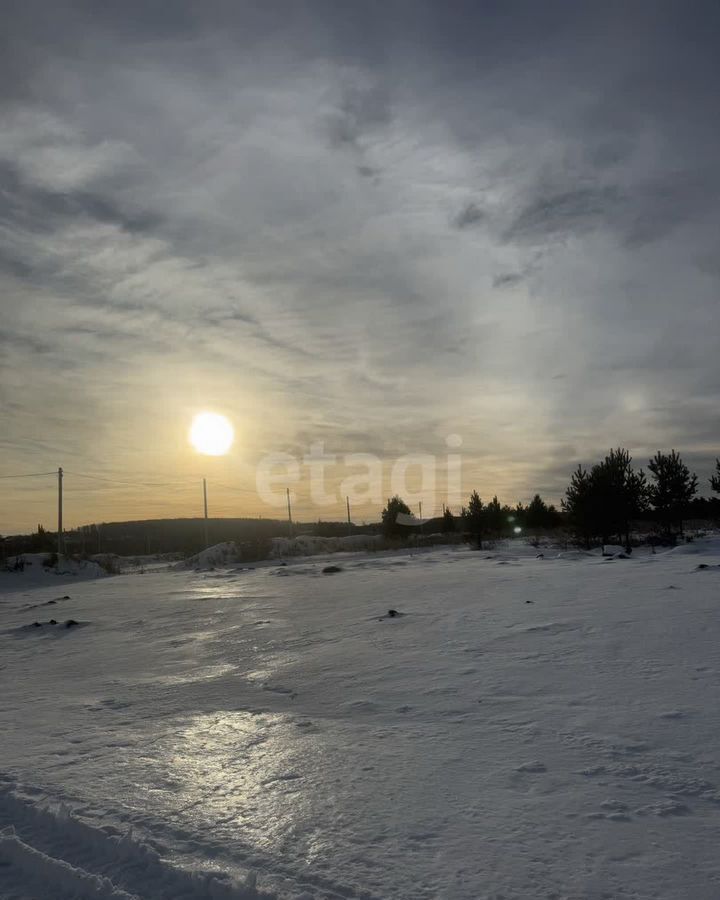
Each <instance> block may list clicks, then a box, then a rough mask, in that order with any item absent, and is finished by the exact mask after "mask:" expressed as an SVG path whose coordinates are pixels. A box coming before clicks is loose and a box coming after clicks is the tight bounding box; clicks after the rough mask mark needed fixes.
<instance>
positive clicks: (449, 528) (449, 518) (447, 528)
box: [442, 509, 455, 534]
mask: <svg viewBox="0 0 720 900" xmlns="http://www.w3.org/2000/svg"><path fill="white" fill-rule="evenodd" d="M442 529H443V532H444V533H445V534H451V533H452V532H453V531H455V516H454V515H453V514H452V513H451V512H450V510H449V509H446V510H445V512H444V513H443V524H442Z"/></svg>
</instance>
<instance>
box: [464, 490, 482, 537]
mask: <svg viewBox="0 0 720 900" xmlns="http://www.w3.org/2000/svg"><path fill="white" fill-rule="evenodd" d="M464 525H465V528H466V529H467V531H469V532H470V534H471V535H472V536H473V539H474V540H475V542H476V543H477V546H478V548H479V549H482V537H483V532H484V530H485V507H484V506H483V502H482V500H481V499H480V495H479V494H478V492H477V491H473V492H472V494H470V499H469V500H468V505H467V509H466V510H465V516H464Z"/></svg>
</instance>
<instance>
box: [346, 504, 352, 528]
mask: <svg viewBox="0 0 720 900" xmlns="http://www.w3.org/2000/svg"><path fill="white" fill-rule="evenodd" d="M345 502H346V503H347V513H348V534H350V532H351V531H352V522H351V521H350V497H346V498H345Z"/></svg>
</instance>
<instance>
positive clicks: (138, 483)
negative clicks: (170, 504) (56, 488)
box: [50, 469, 194, 487]
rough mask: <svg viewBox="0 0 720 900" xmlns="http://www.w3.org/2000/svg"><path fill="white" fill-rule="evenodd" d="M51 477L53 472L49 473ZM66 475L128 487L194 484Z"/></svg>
mask: <svg viewBox="0 0 720 900" xmlns="http://www.w3.org/2000/svg"><path fill="white" fill-rule="evenodd" d="M50 474H51V475H52V474H54V472H51V473H50ZM65 474H66V475H74V476H75V477H76V478H90V479H92V480H93V481H104V482H106V483H107V484H124V485H128V486H130V487H180V486H182V487H189V486H190V485H191V484H193V483H194V482H191V481H121V480H119V479H117V478H105V477H104V476H102V475H88V474H86V473H85V472H71V471H70V470H69V469H65Z"/></svg>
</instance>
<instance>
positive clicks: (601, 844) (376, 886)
mask: <svg viewBox="0 0 720 900" xmlns="http://www.w3.org/2000/svg"><path fill="white" fill-rule="evenodd" d="M328 564H333V565H340V566H341V567H342V571H341V572H337V573H335V574H323V573H322V569H323V567H324V566H326V565H328ZM719 564H720V543H719V542H713V541H707V542H705V543H700V544H698V543H696V544H693V545H690V546H689V547H687V548H681V549H678V550H675V551H671V552H667V553H662V554H658V555H657V556H653V557H649V556H644V557H643V556H640V557H635V558H632V559H628V560H621V559H614V560H603V559H601V558H599V557H597V556H594V557H586V556H584V555H583V554H568V555H565V556H564V557H562V558H558V559H556V558H551V554H549V553H547V552H546V557H545V558H544V559H535V558H534V551H532V550H531V549H530V548H526V549H525V551H524V552H522V553H519V554H518V555H517V556H515V557H513V556H510V555H508V554H506V555H501V556H494V557H492V556H491V558H485V554H483V553H478V552H470V551H467V550H461V549H452V550H450V549H443V550H433V551H431V552H425V553H416V554H413V555H409V554H406V555H402V554H395V555H378V556H374V555H372V554H368V555H361V554H357V555H354V556H348V557H346V558H343V559H340V560H339V559H338V557H336V556H333V557H332V558H331V559H322V558H314V559H312V560H301V561H297V562H293V563H290V564H288V565H287V566H278V565H272V566H265V567H258V568H256V569H254V570H250V571H247V570H246V571H215V572H200V573H198V572H181V571H173V570H168V571H163V572H151V573H146V574H128V575H121V576H116V577H111V578H104V579H100V580H85V581H75V582H72V580H68V579H67V578H66V579H62V584H61V586H58V585H57V584H55V583H52V582H51V583H50V584H44V583H43V584H42V585H38V584H37V583H33V582H31V581H30V582H27V581H22V580H21V579H19V577H18V576H17V575H16V574H14V573H13V574H5V575H2V576H0V685H1V689H0V729H1V731H0V767H1V768H2V771H3V773H4V774H3V775H1V776H0V831H2V833H1V834H0V897H2V898H3V900H9V898H13V900H19V898H22V900H26V898H32V900H47V898H50V897H51V898H53V900H61V898H70V897H79V898H86V897H99V898H106V897H111V898H116V900H117V898H124V900H127V898H128V897H140V898H142V900H151V898H152V900H156V898H159V900H180V898H184V897H187V898H193V900H200V898H222V897H226V898H245V900H248V898H257V897H267V896H278V897H283V898H285V897H288V898H300V897H302V898H304V900H309V898H315V900H321V898H352V897H357V898H384V900H399V898H413V900H429V898H443V900H476V898H493V900H500V898H503V900H537V898H544V900H550V898H555V900H600V898H643V900H644V898H664V900H671V898H672V900H675V898H678V900H679V898H683V900H684V898H692V900H717V898H718V897H720V860H719V858H718V853H717V837H718V833H720V832H719V830H718V829H719V828H720V712H719V711H718V688H720V617H719V616H718V610H719V607H720V566H719ZM701 565H702V566H707V568H699V566H701ZM65 596H68V597H69V599H58V602H56V603H54V604H50V605H47V606H43V605H39V604H43V603H45V602H46V601H48V600H52V599H55V598H61V597H65ZM390 608H393V609H395V610H398V611H400V612H402V613H404V615H402V616H398V617H391V618H387V617H386V618H383V615H384V614H386V613H387V611H388V609H390ZM50 619H55V620H56V621H57V623H58V624H57V625H47V624H43V625H42V626H41V627H27V626H32V623H34V622H35V621H39V622H42V623H47V622H48V621H49V620H50ZM68 619H72V620H74V621H76V622H77V623H78V624H77V625H76V626H73V627H71V628H66V627H64V623H65V621H66V620H68ZM6 826H8V827H6ZM3 829H5V830H3ZM13 829H14V830H13ZM208 873H209V874H208ZM213 873H215V874H213ZM228 879H234V881H233V882H232V883H231V881H229V880H228Z"/></svg>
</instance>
